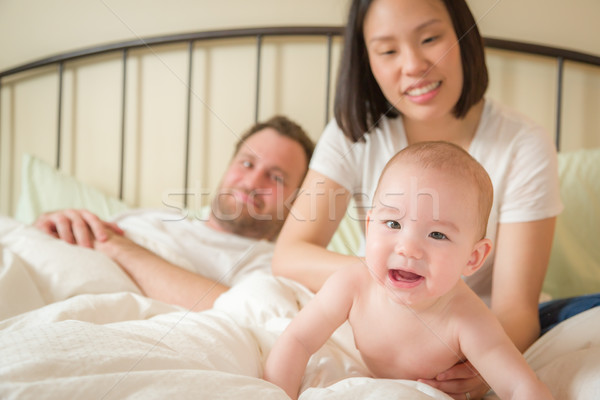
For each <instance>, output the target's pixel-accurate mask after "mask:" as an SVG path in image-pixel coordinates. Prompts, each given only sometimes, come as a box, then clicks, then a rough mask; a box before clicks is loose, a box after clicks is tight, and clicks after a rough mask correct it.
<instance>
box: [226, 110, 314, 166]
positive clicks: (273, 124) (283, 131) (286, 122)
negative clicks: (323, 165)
mask: <svg viewBox="0 0 600 400" xmlns="http://www.w3.org/2000/svg"><path fill="white" fill-rule="evenodd" d="M266 128H271V129H274V130H276V131H277V132H278V133H279V134H280V135H281V136H285V137H288V138H290V139H292V140H293V141H295V142H297V143H298V144H300V146H302V149H304V154H306V165H307V166H308V163H309V161H310V158H311V157H312V154H313V151H314V150H315V144H314V142H313V141H312V139H311V138H310V137H309V136H308V134H307V133H306V131H304V129H302V127H301V126H300V125H298V124H297V123H295V122H294V121H292V120H291V119H289V118H287V117H284V116H283V115H275V116H274V117H271V118H269V119H268V120H266V121H263V122H258V123H256V124H254V125H253V126H251V127H250V129H248V130H247V131H246V132H245V133H244V134H243V135H242V137H241V138H240V140H238V142H237V143H236V144H235V154H237V152H238V151H239V150H240V147H242V144H243V143H244V142H245V141H246V139H248V138H249V137H250V136H252V135H254V134H255V133H257V132H259V131H262V130H263V129H266ZM307 168H308V167H307Z"/></svg>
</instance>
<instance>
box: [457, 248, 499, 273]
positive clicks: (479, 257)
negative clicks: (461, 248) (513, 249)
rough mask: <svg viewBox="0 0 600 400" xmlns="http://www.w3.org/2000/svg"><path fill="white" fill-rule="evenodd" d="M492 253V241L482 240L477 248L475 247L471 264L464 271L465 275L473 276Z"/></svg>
mask: <svg viewBox="0 0 600 400" xmlns="http://www.w3.org/2000/svg"><path fill="white" fill-rule="evenodd" d="M491 251H492V241H491V240H490V239H481V240H480V241H478V242H477V243H475V246H473V252H472V253H471V258H470V259H469V262H468V263H467V265H466V266H465V268H464V269H463V275H464V276H469V275H473V274H474V273H475V272H476V271H477V270H478V269H479V268H481V266H482V265H483V262H484V261H485V259H486V258H487V257H488V256H489V255H490V252H491Z"/></svg>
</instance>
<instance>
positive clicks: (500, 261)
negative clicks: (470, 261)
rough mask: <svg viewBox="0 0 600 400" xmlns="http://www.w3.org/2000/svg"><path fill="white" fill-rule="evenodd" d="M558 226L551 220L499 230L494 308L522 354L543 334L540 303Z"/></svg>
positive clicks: (492, 306) (515, 225) (520, 224)
mask: <svg viewBox="0 0 600 400" xmlns="http://www.w3.org/2000/svg"><path fill="white" fill-rule="evenodd" d="M555 222H556V217H552V218H546V219H542V220H539V221H532V222H519V223H510V224H500V225H499V226H498V236H497V239H496V258H495V260H494V277H493V286H492V304H491V308H492V311H493V312H494V313H495V314H496V316H497V317H498V319H499V320H500V323H501V324H502V326H503V327H504V330H505V331H506V333H507V334H508V336H509V337H510V338H511V340H512V341H513V342H514V343H515V345H516V346H517V348H518V349H519V350H520V351H521V352H523V351H525V350H526V349H527V348H528V347H529V346H530V345H531V344H532V343H533V342H534V341H535V340H536V339H537V338H538V337H539V334H540V324H539V316H538V302H539V296H540V292H541V290H542V284H543V283H544V277H545V275H546V269H547V268H548V261H549V259H550V249H551V247H552V240H553V237H554V226H555Z"/></svg>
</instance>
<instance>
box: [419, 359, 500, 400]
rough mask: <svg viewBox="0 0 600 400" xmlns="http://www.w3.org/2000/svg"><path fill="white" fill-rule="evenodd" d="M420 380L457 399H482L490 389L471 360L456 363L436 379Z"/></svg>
mask: <svg viewBox="0 0 600 400" xmlns="http://www.w3.org/2000/svg"><path fill="white" fill-rule="evenodd" d="M419 382H423V383H426V384H428V385H430V386H433V387H434V388H436V389H439V390H441V391H442V392H445V393H446V394H448V395H449V396H451V397H452V398H453V399H457V400H465V399H472V400H476V399H481V398H482V397H483V396H484V395H485V394H486V393H487V392H488V391H489V390H490V387H489V385H488V384H487V383H486V382H485V381H484V380H483V378H482V377H481V375H479V372H477V370H476V369H475V367H473V365H472V364H471V363H470V362H469V361H466V362H460V363H458V364H455V365H454V366H452V367H451V368H450V369H447V370H446V371H444V372H442V373H440V374H439V375H438V376H437V377H436V378H435V379H419ZM467 393H469V394H468V395H467Z"/></svg>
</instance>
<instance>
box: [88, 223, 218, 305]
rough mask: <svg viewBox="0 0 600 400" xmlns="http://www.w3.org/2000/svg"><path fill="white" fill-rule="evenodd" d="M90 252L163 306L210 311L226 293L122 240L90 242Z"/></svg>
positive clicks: (116, 236) (125, 238)
mask: <svg viewBox="0 0 600 400" xmlns="http://www.w3.org/2000/svg"><path fill="white" fill-rule="evenodd" d="M94 248H95V249H97V250H99V251H101V252H103V253H104V254H106V255H107V256H108V257H110V258H111V259H112V260H113V261H115V262H116V263H117V264H119V265H120V266H121V268H122V269H123V270H124V271H125V272H126V273H127V274H128V275H129V276H130V277H131V279H132V280H133V281H134V282H135V283H136V284H137V286H138V287H139V288H140V289H141V291H142V293H143V294H144V295H145V296H147V297H151V298H153V299H157V300H161V301H164V302H165V303H170V304H176V305H180V306H183V307H186V308H188V309H190V310H192V311H202V310H206V309H209V308H212V306H213V304H214V302H215V300H216V299H217V297H219V296H220V295H221V294H222V293H224V292H225V291H227V290H228V289H229V288H228V287H227V286H224V285H221V284H220V283H218V282H215V281H212V280H210V279H208V278H205V277H203V276H201V275H198V274H195V273H193V272H190V271H188V270H185V269H183V268H180V267H178V266H176V265H174V264H171V263H169V262H168V261H166V260H165V259H163V258H161V257H159V256H158V255H156V254H154V253H152V252H151V251H149V250H147V249H145V248H143V247H141V246H139V245H137V244H136V243H134V242H132V241H131V240H130V239H128V238H127V237H125V236H121V235H116V234H112V235H111V234H109V237H108V238H107V239H106V240H105V241H102V242H100V241H96V242H94Z"/></svg>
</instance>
